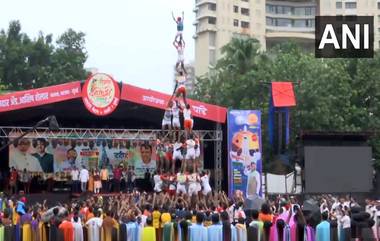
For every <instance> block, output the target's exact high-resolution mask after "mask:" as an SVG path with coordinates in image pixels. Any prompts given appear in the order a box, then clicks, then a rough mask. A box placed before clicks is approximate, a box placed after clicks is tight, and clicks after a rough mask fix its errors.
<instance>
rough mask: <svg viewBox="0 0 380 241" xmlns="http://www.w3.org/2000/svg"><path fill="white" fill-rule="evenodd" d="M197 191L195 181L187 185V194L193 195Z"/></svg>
mask: <svg viewBox="0 0 380 241" xmlns="http://www.w3.org/2000/svg"><path fill="white" fill-rule="evenodd" d="M197 193H198V187H197V184H196V183H190V185H189V196H190V197H191V196H193V195H194V194H197Z"/></svg>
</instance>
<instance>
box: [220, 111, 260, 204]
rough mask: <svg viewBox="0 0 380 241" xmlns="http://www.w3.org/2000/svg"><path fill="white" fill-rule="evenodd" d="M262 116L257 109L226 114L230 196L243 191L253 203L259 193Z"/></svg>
mask: <svg viewBox="0 0 380 241" xmlns="http://www.w3.org/2000/svg"><path fill="white" fill-rule="evenodd" d="M261 151H262V150H261V113H260V111H256V110H229V112H228V170H229V171H228V173H229V194H230V195H232V194H233V193H234V192H235V191H238V190H240V191H242V192H243V194H244V197H245V198H248V199H250V200H254V199H255V198H256V197H258V196H260V197H261V196H262V191H261V176H262V175H261V174H262V159H261Z"/></svg>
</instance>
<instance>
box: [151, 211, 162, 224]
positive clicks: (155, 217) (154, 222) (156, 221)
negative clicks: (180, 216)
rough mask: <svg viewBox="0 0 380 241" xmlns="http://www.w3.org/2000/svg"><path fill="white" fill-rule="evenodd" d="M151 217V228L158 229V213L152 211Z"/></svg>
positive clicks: (159, 216) (159, 214)
mask: <svg viewBox="0 0 380 241" xmlns="http://www.w3.org/2000/svg"><path fill="white" fill-rule="evenodd" d="M152 217H153V228H160V218H161V213H160V211H153V213H152Z"/></svg>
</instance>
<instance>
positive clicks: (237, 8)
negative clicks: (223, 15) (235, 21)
mask: <svg viewBox="0 0 380 241" xmlns="http://www.w3.org/2000/svg"><path fill="white" fill-rule="evenodd" d="M238 12H239V7H238V6H236V5H234V13H238Z"/></svg>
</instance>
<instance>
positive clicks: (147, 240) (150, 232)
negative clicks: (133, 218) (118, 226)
mask: <svg viewBox="0 0 380 241" xmlns="http://www.w3.org/2000/svg"><path fill="white" fill-rule="evenodd" d="M141 241H156V230H155V229H154V228H153V227H145V228H143V230H142V234H141Z"/></svg>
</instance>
